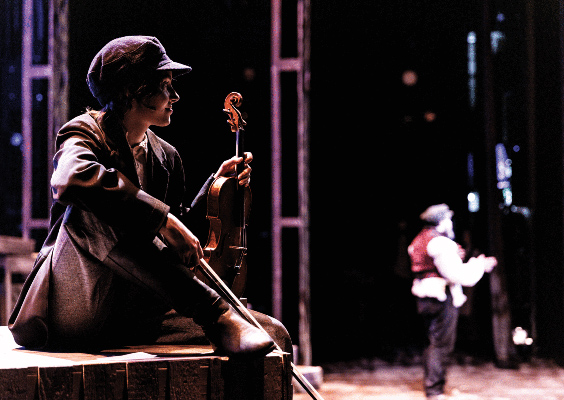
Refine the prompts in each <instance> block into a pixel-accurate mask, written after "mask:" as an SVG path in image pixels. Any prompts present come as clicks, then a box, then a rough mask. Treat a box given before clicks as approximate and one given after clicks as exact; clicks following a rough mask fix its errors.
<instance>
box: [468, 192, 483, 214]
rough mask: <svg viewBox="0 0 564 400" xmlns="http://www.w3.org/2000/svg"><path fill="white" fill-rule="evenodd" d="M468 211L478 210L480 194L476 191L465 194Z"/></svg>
mask: <svg viewBox="0 0 564 400" xmlns="http://www.w3.org/2000/svg"><path fill="white" fill-rule="evenodd" d="M467 199H468V211H470V212H471V213H475V212H478V211H480V194H479V193H478V192H470V193H468V196H467Z"/></svg>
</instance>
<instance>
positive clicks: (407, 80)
mask: <svg viewBox="0 0 564 400" xmlns="http://www.w3.org/2000/svg"><path fill="white" fill-rule="evenodd" d="M417 79H418V78H417V73H415V71H411V70H407V71H405V72H404V73H403V74H402V76H401V81H402V82H403V84H404V85H406V86H413V85H415V84H416V83H417Z"/></svg>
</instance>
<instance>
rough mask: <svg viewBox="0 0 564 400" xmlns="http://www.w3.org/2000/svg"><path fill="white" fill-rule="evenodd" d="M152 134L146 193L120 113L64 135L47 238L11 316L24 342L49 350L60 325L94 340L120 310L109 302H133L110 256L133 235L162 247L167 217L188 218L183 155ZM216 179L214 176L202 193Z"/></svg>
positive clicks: (90, 116)
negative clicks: (119, 285)
mask: <svg viewBox="0 0 564 400" xmlns="http://www.w3.org/2000/svg"><path fill="white" fill-rule="evenodd" d="M147 136H148V145H149V149H150V151H149V152H148V154H149V155H150V156H149V157H148V160H147V174H148V179H147V180H148V188H147V189H146V191H144V190H141V189H140V185H139V181H138V177H137V173H136V170H135V164H134V158H133V154H132V152H131V149H130V147H129V145H128V143H127V140H126V137H125V134H124V132H123V129H122V127H121V125H120V124H119V122H118V121H117V119H116V118H115V117H111V116H110V117H108V118H106V119H104V120H103V121H102V120H101V118H100V117H99V116H98V114H97V113H95V112H88V113H85V114H83V115H81V116H78V117H76V118H74V119H73V120H71V121H70V122H68V123H67V124H66V125H65V126H63V127H62V128H61V130H60V131H59V132H58V134H57V140H56V146H57V151H56V155H55V157H54V172H53V176H52V178H51V186H52V192H53V198H54V204H53V207H52V209H51V217H50V218H51V219H50V229H49V233H48V237H47V239H46V240H45V242H44V244H43V246H42V248H41V251H40V252H39V255H38V257H37V260H36V262H35V266H34V268H33V271H32V272H31V274H30V275H29V276H28V278H27V280H26V282H25V284H24V288H23V290H22V292H21V294H20V297H19V299H18V301H17V304H16V307H15V308H14V311H13V313H12V315H11V317H10V320H9V328H10V330H11V332H12V334H13V336H14V339H15V340H16V342H17V343H18V344H20V345H22V346H26V347H30V348H42V347H45V346H46V345H49V344H50V342H51V341H52V340H54V337H55V336H57V335H59V333H60V331H61V329H62V330H63V331H64V330H69V329H70V330H71V331H72V332H71V333H68V332H67V334H68V335H70V336H69V337H74V338H75V339H76V338H80V337H84V338H85V340H89V337H90V339H91V338H92V336H93V335H95V333H93V332H95V331H96V330H97V329H100V326H99V325H100V324H101V323H103V322H105V320H104V319H103V318H105V315H106V314H108V313H110V314H111V313H112V312H113V313H114V314H115V304H116V303H115V301H114V302H113V304H110V300H109V299H110V298H113V299H114V300H115V299H121V300H122V303H127V301H128V300H127V299H125V300H124V298H123V297H119V296H120V291H121V290H120V289H115V288H114V289H112V290H113V291H109V290H110V289H108V288H110V287H112V285H113V283H115V281H116V279H115V278H114V277H113V274H112V272H111V271H110V270H108V268H107V267H105V265H106V263H107V258H108V255H109V254H110V253H111V252H112V251H114V249H115V248H116V247H117V246H118V244H119V243H120V242H123V241H124V240H125V241H131V240H132V238H134V241H135V243H141V246H143V247H147V246H157V245H158V241H155V240H154V238H155V237H156V235H157V232H158V230H159V229H160V227H161V226H162V224H163V223H164V221H165V220H166V216H167V214H168V213H169V212H171V213H173V214H175V215H176V216H179V217H182V215H183V214H184V213H185V212H186V210H187V208H186V207H185V206H184V203H183V200H184V199H183V198H184V193H185V190H184V189H185V182H184V170H183V167H182V162H181V159H180V156H179V154H178V152H177V151H176V149H175V148H174V147H173V146H171V145H170V144H168V143H167V142H166V141H164V140H162V139H161V138H159V137H158V136H156V135H155V134H154V133H153V132H151V131H150V130H149V131H148V132H147ZM210 183H211V177H210V179H208V181H207V182H206V184H205V185H204V187H203V188H202V190H201V191H200V195H202V193H205V191H206V188H207V187H208V186H209V184H210ZM149 193H150V194H149ZM122 283H123V282H122ZM113 286H115V285H113ZM59 288H64V290H59ZM81 296H82V297H81ZM103 303H105V305H103V306H102V304H103ZM124 312H125V311H124ZM69 313H70V314H71V315H69ZM123 315H124V314H123V313H122V314H119V313H118V314H116V315H115V318H114V319H119V318H121V317H122V316H123ZM102 325H103V324H102ZM69 326H70V328H69ZM57 332H59V333H57ZM59 336H60V335H59ZM78 340H80V339H78Z"/></svg>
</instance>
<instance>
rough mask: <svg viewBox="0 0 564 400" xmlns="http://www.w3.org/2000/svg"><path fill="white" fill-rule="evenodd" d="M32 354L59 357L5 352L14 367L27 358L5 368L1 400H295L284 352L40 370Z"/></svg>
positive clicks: (114, 360) (62, 362)
mask: <svg viewBox="0 0 564 400" xmlns="http://www.w3.org/2000/svg"><path fill="white" fill-rule="evenodd" d="M2 328H4V327H2ZM4 332H5V331H2V330H0V345H1V344H5V343H6V342H5V340H4V342H3V340H2V339H3V337H4V339H6V338H5V335H2V334H1V333H4ZM10 336H11V335H10ZM30 353H39V354H42V355H49V354H51V355H54V354H57V353H48V352H32V351H25V350H23V351H22V350H21V349H9V348H7V347H6V346H4V347H1V346H0V357H1V358H4V359H5V360H7V361H8V362H9V359H10V358H11V359H12V360H17V357H24V358H26V357H27V359H26V360H25V362H19V363H18V362H14V363H13V366H10V365H6V361H4V362H2V364H3V365H2V368H1V369H0V400H3V399H10V400H12V399H13V400H19V399H71V400H90V399H93V400H94V399H95V400H99V399H159V400H160V399H162V400H167V399H170V400H176V399H178V400H192V399H194V400H196V399H198V400H200V399H210V400H223V399H229V400H249V399H264V400H289V399H292V396H293V386H292V368H291V359H290V355H289V354H288V353H283V352H278V351H274V352H272V353H270V354H268V355H267V356H265V357H262V358H258V359H249V360H237V359H230V358H228V357H219V356H214V355H204V356H190V357H179V356H175V357H163V356H152V357H149V358H143V357H142V355H141V358H137V359H127V355H125V356H123V357H121V356H116V357H107V358H101V359H100V358H96V357H99V355H94V354H92V355H88V354H79V356H76V355H75V357H71V358H74V359H73V360H70V359H61V358H56V357H49V356H44V357H42V356H37V355H36V358H35V360H38V361H37V363H36V364H37V365H29V364H30V363H33V361H30V358H29V357H30V356H32V354H31V355H30ZM14 354H15V356H14ZM6 355H9V356H10V357H5V356H6ZM134 356H135V354H134ZM134 358H135V357H134Z"/></svg>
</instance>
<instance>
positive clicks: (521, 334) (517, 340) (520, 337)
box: [513, 326, 533, 346]
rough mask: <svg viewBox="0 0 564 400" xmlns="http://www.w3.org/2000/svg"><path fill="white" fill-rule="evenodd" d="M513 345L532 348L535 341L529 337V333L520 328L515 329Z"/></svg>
mask: <svg viewBox="0 0 564 400" xmlns="http://www.w3.org/2000/svg"><path fill="white" fill-rule="evenodd" d="M513 343H514V344H515V345H526V346H530V345H532V344H533V339H532V338H530V337H529V334H528V333H527V331H526V330H525V329H523V328H521V327H520V326H518V327H517V328H515V329H513Z"/></svg>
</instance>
